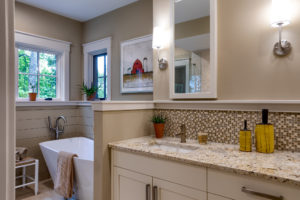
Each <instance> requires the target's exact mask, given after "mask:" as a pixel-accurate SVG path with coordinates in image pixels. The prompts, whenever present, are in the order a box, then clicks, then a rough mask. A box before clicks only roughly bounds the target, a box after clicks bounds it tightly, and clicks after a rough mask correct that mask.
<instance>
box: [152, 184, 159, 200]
mask: <svg viewBox="0 0 300 200" xmlns="http://www.w3.org/2000/svg"><path fill="white" fill-rule="evenodd" d="M153 200H158V192H157V186H154V187H153Z"/></svg>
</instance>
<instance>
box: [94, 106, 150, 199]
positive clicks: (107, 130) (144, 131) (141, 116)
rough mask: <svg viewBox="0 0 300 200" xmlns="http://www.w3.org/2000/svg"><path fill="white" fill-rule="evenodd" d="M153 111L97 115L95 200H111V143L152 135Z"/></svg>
mask: <svg viewBox="0 0 300 200" xmlns="http://www.w3.org/2000/svg"><path fill="white" fill-rule="evenodd" d="M152 115H153V110H133V111H126V110H125V111H103V112H100V111H96V112H94V116H95V118H94V120H95V123H94V124H95V127H94V132H95V152H97V153H95V165H94V200H108V199H110V195H111V194H110V186H111V185H110V182H111V180H110V179H111V176H110V151H109V149H108V143H110V142H115V141H120V140H124V139H129V138H136V137H141V136H145V135H152V134H153V133H154V128H153V125H152V123H151V117H152Z"/></svg>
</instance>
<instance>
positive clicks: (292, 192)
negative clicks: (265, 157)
mask: <svg viewBox="0 0 300 200" xmlns="http://www.w3.org/2000/svg"><path fill="white" fill-rule="evenodd" d="M207 184H208V187H207V189H208V192H209V193H213V194H217V195H220V196H223V197H228V198H229V199H234V200H300V188H299V187H295V186H293V185H287V184H280V183H276V182H272V181H268V180H266V179H261V178H256V177H252V176H241V175H237V174H234V173H229V172H223V171H220V170H213V169H207Z"/></svg>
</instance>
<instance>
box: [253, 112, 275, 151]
mask: <svg viewBox="0 0 300 200" xmlns="http://www.w3.org/2000/svg"><path fill="white" fill-rule="evenodd" d="M268 113H269V111H268V110H266V109H264V110H262V123H261V124H257V125H256V128H255V141H256V145H255V146H256V151H257V152H260V153H273V152H274V126H273V124H269V123H268Z"/></svg>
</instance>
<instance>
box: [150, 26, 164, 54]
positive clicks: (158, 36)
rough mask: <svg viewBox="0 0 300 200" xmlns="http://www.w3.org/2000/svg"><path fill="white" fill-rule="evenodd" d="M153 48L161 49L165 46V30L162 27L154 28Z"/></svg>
mask: <svg viewBox="0 0 300 200" xmlns="http://www.w3.org/2000/svg"><path fill="white" fill-rule="evenodd" d="M152 48H153V49H161V48H163V30H162V29H161V28H160V27H158V26H157V27H154V29H153V42H152Z"/></svg>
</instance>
